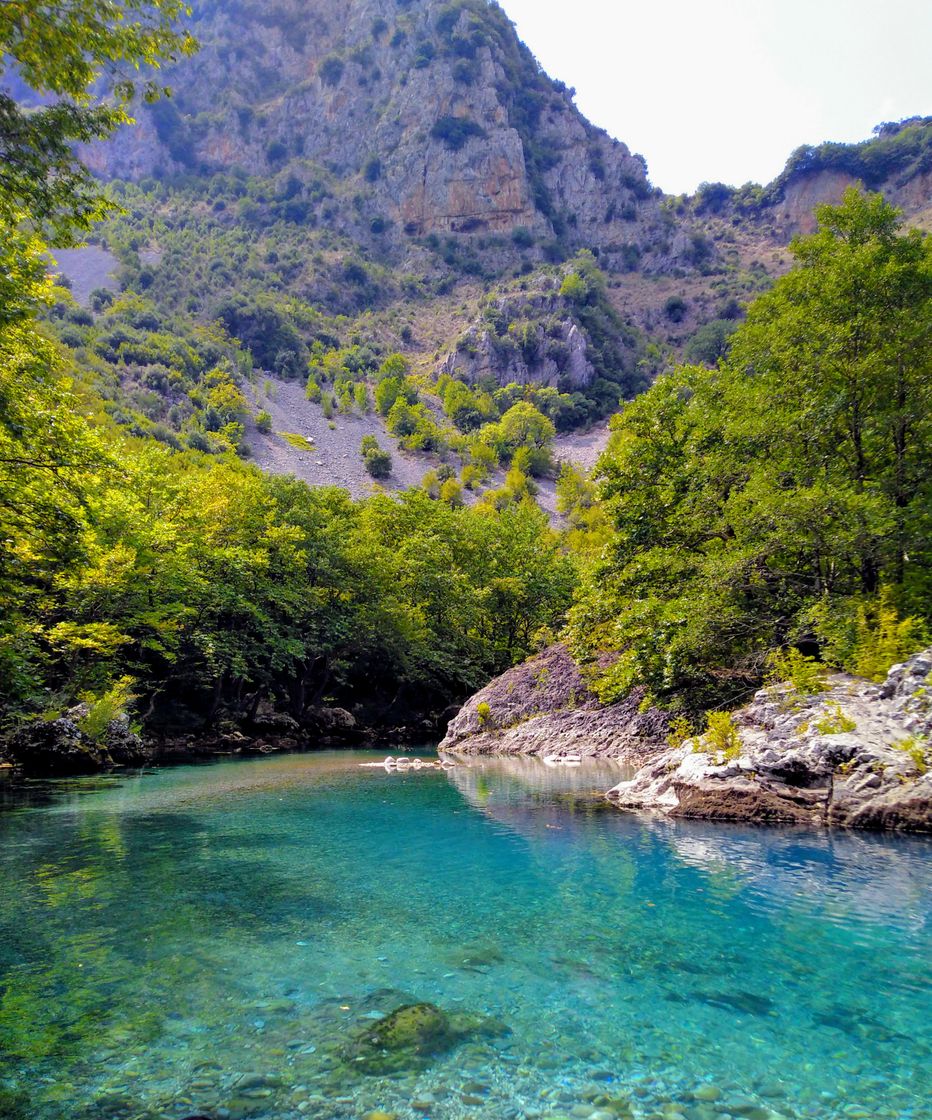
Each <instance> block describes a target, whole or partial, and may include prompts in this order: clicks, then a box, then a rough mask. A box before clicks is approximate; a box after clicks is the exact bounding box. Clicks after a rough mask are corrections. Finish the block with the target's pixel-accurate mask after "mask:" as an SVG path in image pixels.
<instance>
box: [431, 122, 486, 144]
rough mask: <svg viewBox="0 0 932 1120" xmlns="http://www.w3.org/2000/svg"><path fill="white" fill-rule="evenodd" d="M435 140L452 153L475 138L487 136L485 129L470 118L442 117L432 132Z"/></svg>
mask: <svg viewBox="0 0 932 1120" xmlns="http://www.w3.org/2000/svg"><path fill="white" fill-rule="evenodd" d="M430 134H431V136H432V138H433V139H434V140H439V141H441V143H443V144H445V145H446V147H448V148H449V149H450V150H451V151H454V152H458V151H459V150H460V149H461V148H464V147H465V146H466V144H467V143H468V142H469V141H470V140H471V139H472V138H473V137H474V136H485V129H484V128H482V126H481V125H479V124H477V123H476V122H475V121H472V120H469V118H468V117H441V118H440V119H439V120H438V121H437V122H436V123H435V124H434V127H433V128H432V129H431V130H430Z"/></svg>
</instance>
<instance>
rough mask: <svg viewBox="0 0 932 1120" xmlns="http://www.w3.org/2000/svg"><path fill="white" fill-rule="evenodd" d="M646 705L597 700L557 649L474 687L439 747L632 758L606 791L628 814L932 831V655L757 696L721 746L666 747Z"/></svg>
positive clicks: (667, 734) (659, 721) (702, 741)
mask: <svg viewBox="0 0 932 1120" xmlns="http://www.w3.org/2000/svg"><path fill="white" fill-rule="evenodd" d="M641 699H642V698H641V697H640V696H637V695H633V696H631V697H629V698H628V699H627V700H626V701H624V702H623V703H621V704H616V705H611V706H608V707H606V706H603V705H601V704H600V703H599V701H598V699H597V698H596V697H595V696H594V695H593V694H592V693H591V692H590V691H589V689H588V688H587V686H586V683H585V681H584V679H583V677H582V675H581V674H580V672H579V669H578V668H577V666H576V665H575V664H574V663H573V661H572V658H571V657H570V655H569V653H568V651H567V650H566V649H565V648H564V647H562V646H554V647H552V648H550V649H548V650H546V651H545V652H544V653H542V654H540V655H539V656H538V657H535V658H533V659H532V660H530V661H528V662H526V663H525V664H523V665H520V666H518V667H517V668H515V669H512V670H510V671H509V672H507V673H505V674H503V675H502V676H501V677H498V678H497V679H496V680H494V681H492V683H491V684H489V685H488V686H487V687H486V688H484V689H483V690H482V691H481V692H479V693H477V694H476V696H474V697H473V698H472V699H471V700H470V701H469V702H468V703H467V704H466V705H465V707H464V708H463V709H462V710H461V711H460V712H459V714H458V715H457V716H456V717H455V718H454V719H453V721H452V722H451V723H450V725H449V728H448V731H447V735H446V738H445V739H444V740H443V743H442V744H441V750H444V751H448V752H451V753H453V754H457V753H459V754H470V755H542V756H545V757H547V756H549V757H554V758H558V759H559V758H561V757H567V756H570V757H573V758H576V757H578V758H580V759H586V758H613V759H618V760H620V761H622V762H626V763H633V764H634V765H636V766H637V767H638V769H637V771H636V773H635V774H634V776H633V777H632V778H630V780H627V781H623V782H621V783H619V784H618V785H616V786H615V787H614V788H612V789H611V790H610V791H609V792H608V797H609V799H610V800H611V801H612V802H613V803H614V804H615V805H616V806H617V807H618V808H619V809H624V810H628V811H648V812H655V813H659V814H663V815H665V816H668V817H673V818H677V817H679V818H702V819H708V820H729V821H748V822H755V823H777V824H796V825H807V826H810V827H812V826H817V827H828V826H842V827H848V828H872V829H896V830H903V831H914V832H932V649H930V650H926V651H924V652H923V653H920V654H917V655H916V656H915V657H912V658H910V659H909V660H908V661H907V662H905V663H904V664H902V665H896V666H894V667H893V668H892V669H891V670H890V672H889V675H888V677H887V679H886V681H885V682H884V683H883V684H880V685H878V684H874V683H872V682H870V681H867V680H863V679H861V678H857V677H853V676H850V675H847V674H844V673H834V674H829V675H827V676H826V678H825V681H824V688H823V690H822V691H819V692H818V693H816V694H814V695H801V694H799V693H798V692H797V691H796V690H795V689H794V688H793V687H792V686H791V685H777V686H771V687H768V688H764V689H761V690H760V691H759V692H758V693H757V694H756V695H755V697H754V698H753V700H752V701H751V703H750V704H748V705H747V706H746V707H744V708H742V709H740V710H739V711H737V712H735V713H734V714H733V716H732V720H731V722H730V731H731V738H730V740H729V742H728V744H727V745H726V746H725V747H721V746H720V745H719V744H716V743H715V742H714V741H713V740H712V739H711V738H710V737H709V736H707V735H693V736H692V737H690V738H686V739H684V740H683V741H682V742H680V743H677V744H676V745H672V744H671V741H670V738H671V728H670V721H669V719H668V717H666V716H665V715H664V714H663V713H662V712H659V711H657V710H656V709H648V710H647V711H641V704H640V701H641Z"/></svg>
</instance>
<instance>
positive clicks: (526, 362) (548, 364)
mask: <svg viewBox="0 0 932 1120" xmlns="http://www.w3.org/2000/svg"><path fill="white" fill-rule="evenodd" d="M547 284H548V285H549V286H545V287H544V290H541V291H537V292H533V293H530V294H527V293H508V294H502V295H500V296H499V297H498V298H497V299H496V300H495V301H494V302H493V303H492V304H491V306H490V307H489V308H488V309H487V311H486V313H485V314H484V315H483V316H482V317H480V318H479V319H478V320H477V321H476V322H475V323H473V324H472V326H470V328H469V329H468V330H467V331H466V332H465V333H464V334H463V335H462V337H461V338H460V339H459V340H458V341H457V344H456V348H455V349H454V350H453V351H452V352H451V353H450V354H448V355H447V357H446V359H445V360H444V362H443V364H442V366H441V372H442V373H446V374H448V375H449V376H450V377H453V378H456V379H457V380H459V381H465V382H466V383H467V384H469V385H476V384H479V383H484V382H486V381H488V380H489V379H492V380H493V381H497V382H498V384H499V385H509V384H511V383H512V382H514V383H517V384H519V385H529V384H534V385H547V386H551V387H554V388H560V389H561V390H563V391H566V392H571V391H573V390H575V389H585V388H587V387H588V386H589V385H590V384H591V383H592V382H593V380H594V379H595V376H596V371H595V368H594V366H593V364H592V362H591V360H590V357H589V339H588V337H587V335H586V332H585V330H584V329H583V328H581V326H580V325H579V324H578V323H577V322H576V321H575V319H574V316H573V310H572V308H571V307H570V305H569V303H568V301H567V300H565V299H563V298H562V297H561V296H560V293H559V283H558V281H556V280H554V279H550V280H549V281H548V282H547ZM498 326H502V327H504V333H502V331H501V330H499V329H496V328H497V327H498Z"/></svg>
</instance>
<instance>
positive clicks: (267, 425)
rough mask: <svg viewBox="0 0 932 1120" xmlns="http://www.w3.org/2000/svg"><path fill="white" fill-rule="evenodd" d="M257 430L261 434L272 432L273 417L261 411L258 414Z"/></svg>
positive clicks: (263, 410)
mask: <svg viewBox="0 0 932 1120" xmlns="http://www.w3.org/2000/svg"><path fill="white" fill-rule="evenodd" d="M256 428H257V429H258V430H259V431H260V432H270V431H271V430H272V415H271V413H269V412H266V411H265V409H264V408H263V409H261V410H260V411H259V412H257V413H256Z"/></svg>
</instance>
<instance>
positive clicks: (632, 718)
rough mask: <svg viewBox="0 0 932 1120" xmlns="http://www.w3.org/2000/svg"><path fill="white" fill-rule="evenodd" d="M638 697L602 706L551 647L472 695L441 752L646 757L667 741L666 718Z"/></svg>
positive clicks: (563, 653)
mask: <svg viewBox="0 0 932 1120" xmlns="http://www.w3.org/2000/svg"><path fill="white" fill-rule="evenodd" d="M641 699H642V697H641V696H638V695H632V696H630V697H629V698H628V699H627V700H626V701H625V702H624V703H621V704H613V705H609V706H605V705H603V704H600V703H599V700H598V698H597V697H596V696H595V695H593V693H592V692H591V691H590V690H589V687H588V686H587V684H586V682H585V680H584V679H583V676H582V674H581V673H580V671H579V667H578V666H577V665H576V663H575V662H574V661H573V659H572V657H571V656H570V654H569V651H568V650H567V649H566V647H565V646H562V645H556V646H551V647H550V648H549V649H547V650H545V651H544V652H543V653H541V654H539V655H538V656H537V657H534V658H531V660H530V661H526V662H524V663H523V664H522V665H518V666H516V667H515V668H514V669H509V670H508V672H506V673H504V674H502V676H500V677H496V679H495V680H493V681H492V682H491V684H488V685H487V686H486V687H485V688H484V689H482V691H481V692H478V693H476V695H475V696H473V697H472V699H470V700H469V701H468V702H467V703H466V705H465V706H464V707H463V708H462V709H461V711H460V712H459V714H458V715H457V716H455V718H454V719H453V720H452V721H451V722H450V725H449V727H448V728H447V734H446V737H445V738H444V740H443V742H442V743H441V744H440V748H439V749H440V751H447V752H454V753H456V752H459V753H463V754H526V755H530V754H539V755H561V754H576V755H579V756H580V757H583V758H599V757H612V758H629V759H643V757H644V755H645V754H646V753H650V752H656V751H657V750H659V749H661V748H662V747H663V745H664V742H665V738H664V737H665V735H666V732H667V719H666V717H665V716H664V715H663V713H662V712H659V711H657V710H656V709H653V708H651V709H648V710H647V711H646V712H642V711H641V710H640V701H641Z"/></svg>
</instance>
